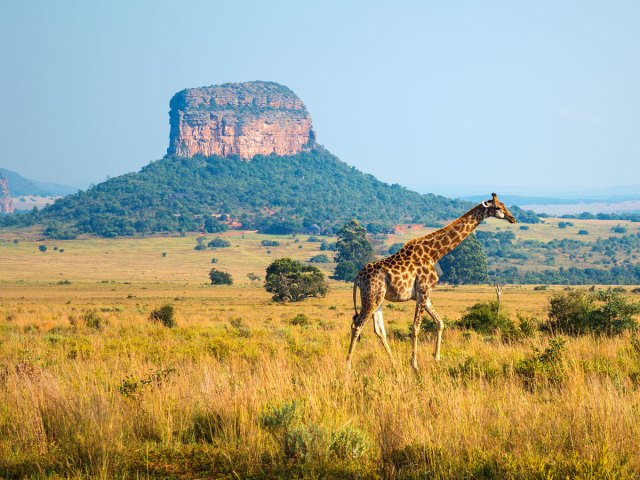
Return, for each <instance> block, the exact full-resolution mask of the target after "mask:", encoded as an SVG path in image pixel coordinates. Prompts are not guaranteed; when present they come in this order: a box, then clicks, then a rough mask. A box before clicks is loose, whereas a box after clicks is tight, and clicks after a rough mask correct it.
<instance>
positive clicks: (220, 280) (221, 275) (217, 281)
mask: <svg viewBox="0 0 640 480" xmlns="http://www.w3.org/2000/svg"><path fill="white" fill-rule="evenodd" d="M209 279H210V280H211V285H233V277H232V276H231V274H229V273H227V272H222V271H220V270H218V269H215V268H212V269H211V271H210V272H209Z"/></svg>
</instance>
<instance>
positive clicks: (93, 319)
mask: <svg viewBox="0 0 640 480" xmlns="http://www.w3.org/2000/svg"><path fill="white" fill-rule="evenodd" d="M82 321H83V322H84V324H85V325H86V326H87V327H89V328H92V329H94V330H98V331H99V330H102V329H104V327H106V326H107V324H108V323H109V322H107V320H105V319H104V318H102V317H101V316H100V315H98V312H97V311H96V310H87V311H86V312H84V314H83V315H82Z"/></svg>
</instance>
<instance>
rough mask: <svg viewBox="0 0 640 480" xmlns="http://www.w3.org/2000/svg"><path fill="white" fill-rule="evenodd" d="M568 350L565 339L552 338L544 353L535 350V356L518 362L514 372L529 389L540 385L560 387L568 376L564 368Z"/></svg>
mask: <svg viewBox="0 0 640 480" xmlns="http://www.w3.org/2000/svg"><path fill="white" fill-rule="evenodd" d="M566 349H567V347H566V341H565V340H564V339H562V338H559V337H557V338H552V339H551V340H550V341H549V346H548V347H547V348H546V349H545V350H544V351H543V352H540V351H539V350H537V349H535V350H534V354H533V356H531V357H529V358H525V359H523V360H519V361H517V362H516V363H515V364H514V366H513V370H514V372H515V373H516V374H517V375H519V376H520V377H521V378H522V380H523V381H524V384H525V386H526V387H528V388H533V387H535V386H537V385H538V384H540V383H542V384H551V385H556V386H557V385H560V384H561V383H562V382H563V381H564V378H565V375H566V372H565V367H564V355H565V352H566Z"/></svg>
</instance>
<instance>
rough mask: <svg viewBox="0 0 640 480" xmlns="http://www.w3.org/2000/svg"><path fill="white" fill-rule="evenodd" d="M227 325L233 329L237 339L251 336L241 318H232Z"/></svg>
mask: <svg viewBox="0 0 640 480" xmlns="http://www.w3.org/2000/svg"><path fill="white" fill-rule="evenodd" d="M229 323H230V324H231V326H232V327H233V328H235V330H236V332H237V334H238V336H239V337H242V338H249V337H250V336H251V330H250V329H249V326H248V325H247V324H246V323H245V321H244V320H243V319H242V317H237V318H233V319H231V320H229Z"/></svg>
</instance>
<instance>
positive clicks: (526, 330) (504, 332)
mask: <svg viewBox="0 0 640 480" xmlns="http://www.w3.org/2000/svg"><path fill="white" fill-rule="evenodd" d="M454 325H455V326H456V327H458V328H464V329H467V330H473V331H475V332H478V333H481V334H484V335H495V334H497V333H500V336H501V339H502V340H503V341H505V342H516V341H520V340H522V339H524V338H527V337H531V336H533V334H534V331H535V327H534V322H533V320H532V319H530V318H528V317H524V316H521V315H518V324H516V323H515V322H514V321H513V320H512V319H511V318H510V317H509V315H507V314H506V312H504V311H502V310H500V309H499V308H498V302H495V301H494V302H479V303H476V304H475V305H472V306H471V307H469V308H467V310H466V312H465V313H464V314H463V315H462V317H461V318H460V320H458V321H457V322H455V324H454Z"/></svg>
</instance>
